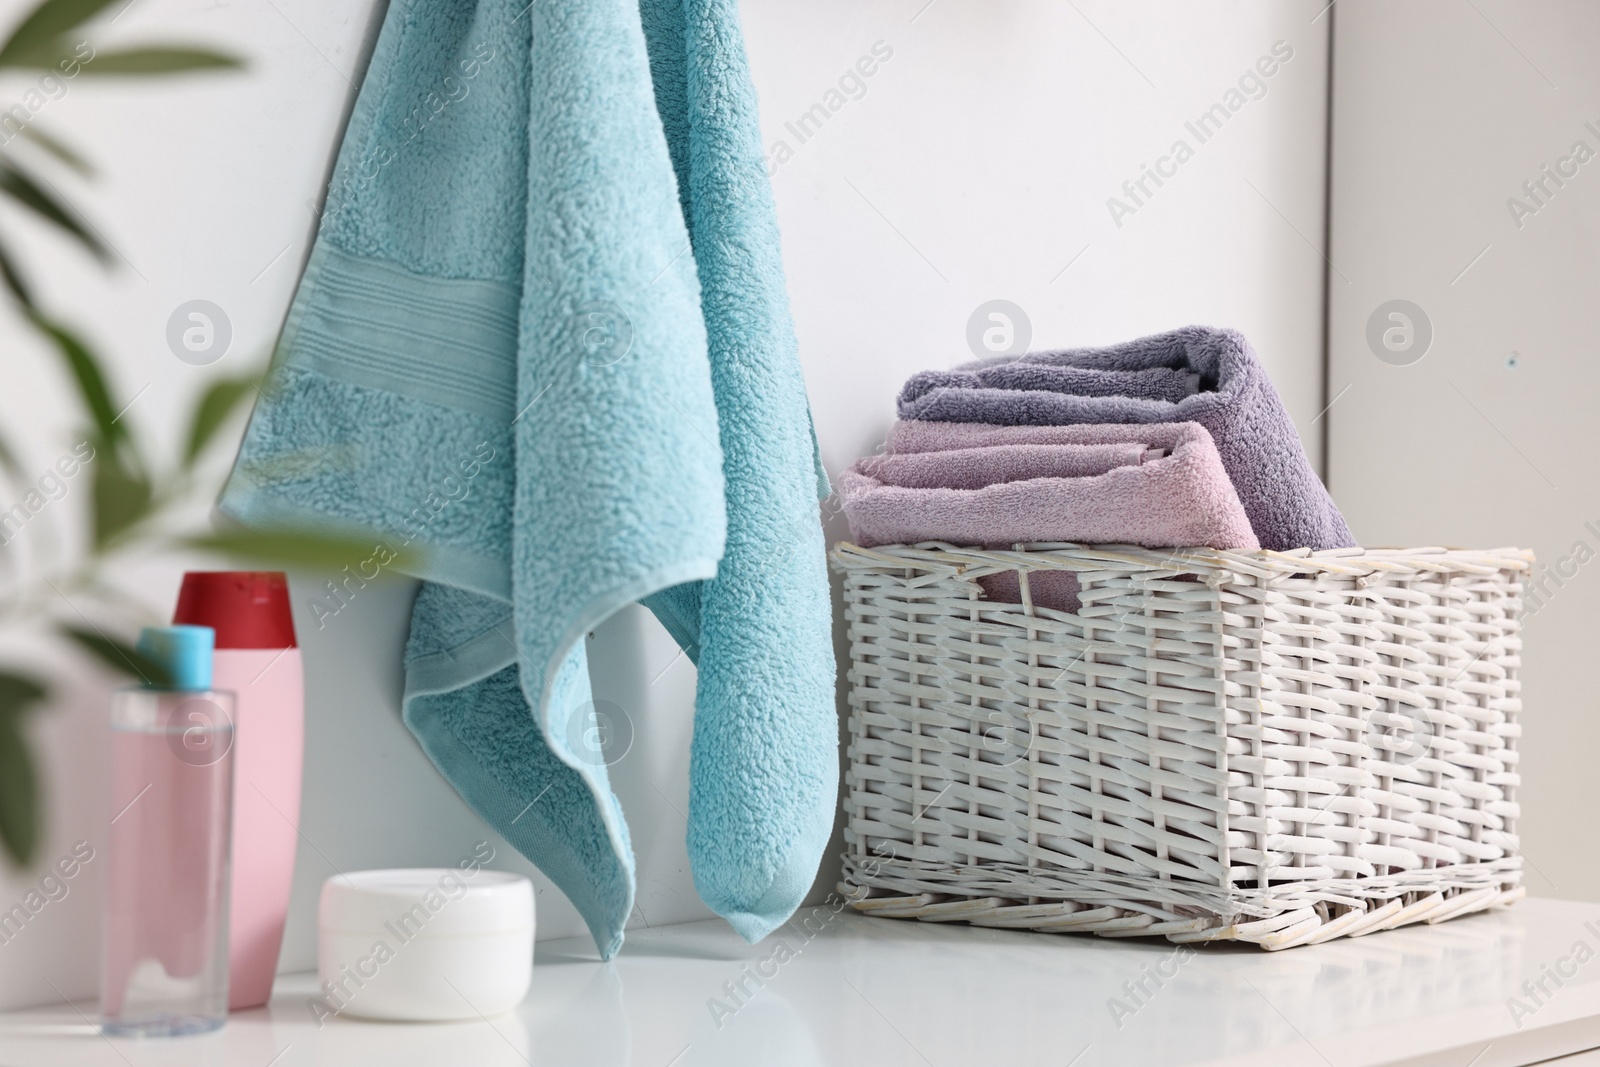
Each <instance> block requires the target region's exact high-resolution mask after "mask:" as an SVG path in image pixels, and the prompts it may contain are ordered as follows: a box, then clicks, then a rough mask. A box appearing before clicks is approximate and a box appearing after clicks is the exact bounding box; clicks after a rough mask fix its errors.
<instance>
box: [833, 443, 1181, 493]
mask: <svg viewBox="0 0 1600 1067" xmlns="http://www.w3.org/2000/svg"><path fill="white" fill-rule="evenodd" d="M1163 455H1165V453H1164V452H1163V451H1162V450H1161V449H1159V448H1149V447H1146V446H1145V445H1143V444H1140V443H1139V442H1137V441H1128V442H1125V443H1121V444H1100V445H1054V444H1043V445H986V446H983V447H980V448H961V447H957V448H954V449H950V450H946V451H937V452H908V453H904V454H899V455H895V454H891V455H886V456H870V457H868V458H866V459H863V460H861V461H860V462H859V463H857V464H856V465H855V469H856V470H857V471H859V472H860V473H862V474H864V475H866V476H867V477H868V478H876V479H877V480H878V481H880V482H883V483H884V484H885V485H893V486H899V487H900V488H903V489H982V488H983V487H984V486H987V485H997V484H999V483H1001V482H1020V481H1026V480H1028V479H1030V478H1086V477H1091V476H1093V475H1096V474H1105V473H1106V472H1108V471H1114V470H1116V469H1117V468H1118V467H1137V466H1139V465H1140V464H1141V463H1144V462H1145V461H1146V460H1147V459H1157V458H1159V457H1161V456H1163Z"/></svg>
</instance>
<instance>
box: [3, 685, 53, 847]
mask: <svg viewBox="0 0 1600 1067" xmlns="http://www.w3.org/2000/svg"><path fill="white" fill-rule="evenodd" d="M44 696H45V688H44V686H43V685H41V684H40V683H39V682H36V681H34V680H33V679H32V678H29V677H26V676H25V675H20V674H12V673H10V672H9V671H0V845H4V847H5V850H6V852H7V853H8V854H9V855H10V856H11V859H12V860H13V861H14V862H15V863H17V864H18V865H26V864H27V863H29V862H30V861H31V860H32V859H33V853H34V850H35V849H36V848H37V847H38V844H39V780H38V776H37V775H36V774H35V773H34V768H33V758H32V757H31V756H30V755H29V754H28V744H27V739H26V738H25V737H23V734H22V716H23V712H25V711H27V709H28V708H29V707H30V706H31V705H33V704H36V703H38V702H39V701H40V700H42V699H44Z"/></svg>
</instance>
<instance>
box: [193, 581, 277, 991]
mask: <svg viewBox="0 0 1600 1067" xmlns="http://www.w3.org/2000/svg"><path fill="white" fill-rule="evenodd" d="M173 622H174V623H179V624H188V625H194V626H209V627H211V628H212V629H213V630H215V631H216V634H217V639H216V652H215V653H214V659H213V667H212V674H213V683H212V684H213V685H214V686H215V687H216V688H217V689H223V690H232V691H233V693H234V694H235V695H236V699H237V709H236V711H235V720H234V733H235V739H234V757H233V761H234V767H233V889H232V895H231V904H230V912H229V914H230V918H229V938H228V944H229V965H228V976H229V977H228V990H229V992H228V1007H229V1008H230V1009H232V1010H238V1009H241V1008H256V1007H260V1006H261V1005H263V1004H265V1003H266V1002H267V1001H268V1000H269V999H270V998H271V996H272V979H273V976H274V974H276V973H277V969H278V948H279V945H280V944H281V943H282V941H283V924H284V919H285V917H286V916H287V915H288V912H289V887H290V883H291V881H292V880H293V877H294V850H295V842H296V838H297V836H298V825H299V820H300V767H301V753H302V750H303V748H304V744H305V676H304V673H303V671H302V668H301V664H300V649H299V648H298V647H297V645H296V643H295V638H294V619H293V617H292V616H291V615H290V612H289V583H288V581H287V580H286V579H285V578H284V575H283V573H282V572H281V571H190V572H189V573H187V574H185V575H184V576H183V587H182V589H181V590H180V591H179V593H178V608H177V611H176V612H174V615H173Z"/></svg>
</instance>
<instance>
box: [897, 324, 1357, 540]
mask: <svg viewBox="0 0 1600 1067" xmlns="http://www.w3.org/2000/svg"><path fill="white" fill-rule="evenodd" d="M1024 365H1031V367H1032V368H1033V369H1030V370H1029V371H1026V372H1019V371H1017V370H1016V368H1017V367H1021V366H1024ZM1163 369H1165V370H1169V371H1175V372H1178V373H1180V374H1193V375H1198V383H1197V384H1198V391H1197V392H1194V393H1192V394H1191V395H1187V396H1184V397H1182V398H1181V399H1178V400H1177V401H1175V402H1174V401H1172V400H1170V399H1166V398H1164V397H1162V396H1152V395H1151V393H1152V392H1154V391H1155V390H1158V389H1160V388H1161V387H1162V386H1161V385H1160V379H1159V378H1156V379H1133V380H1131V381H1130V379H1129V378H1127V377H1126V376H1127V375H1128V374H1129V373H1130V372H1131V373H1138V372H1149V371H1153V370H1163ZM952 374H955V375H961V374H967V375H972V376H975V377H976V378H977V379H978V383H979V384H978V385H976V386H974V385H972V384H970V380H969V379H962V380H961V381H960V382H959V383H956V384H952V382H951V375H952ZM1096 374H1110V375H1112V376H1113V377H1112V379H1111V381H1110V382H1108V383H1107V387H1109V388H1120V389H1123V390H1125V392H1124V394H1122V395H1116V394H1110V395H1108V394H1107V392H1106V389H1104V388H1099V387H1086V386H1084V385H1083V384H1082V383H1083V381H1084V379H1085V376H1086V375H1087V376H1089V377H1091V378H1092V377H1093V376H1094V375H1096ZM1023 375H1026V377H1023ZM1002 382H1003V383H1017V384H998V383H1002ZM1129 394H1132V395H1129ZM899 410H900V417H901V418H902V419H907V420H911V419H914V420H922V421H938V422H983V423H993V424H1001V425H1008V426H1051V425H1069V424H1078V423H1138V424H1152V423H1164V422H1186V421H1193V422H1197V423H1199V424H1200V425H1201V426H1204V427H1205V428H1206V430H1208V431H1209V432H1210V434H1211V437H1212V439H1213V440H1214V441H1215V444H1216V448H1217V451H1218V453H1220V455H1221V457H1222V465H1223V467H1224V468H1225V469H1226V470H1227V473H1228V477H1229V478H1230V479H1232V481H1233V485H1234V488H1235V489H1236V490H1237V491H1238V495H1239V499H1240V501H1241V502H1242V503H1243V504H1244V509H1245V512H1246V513H1247V514H1248V515H1249V517H1250V525H1251V527H1252V528H1253V529H1254V531H1255V534H1256V537H1257V538H1258V539H1259V541H1260V543H1261V544H1262V545H1263V546H1265V547H1266V548H1269V549H1276V550H1280V551H1281V550H1287V549H1292V548H1302V547H1305V548H1313V549H1323V548H1342V547H1346V546H1350V545H1354V544H1355V543H1356V541H1355V538H1354V537H1353V536H1352V535H1351V533H1350V528H1349V527H1348V526H1346V525H1345V521H1344V518H1343V516H1341V515H1340V514H1339V509H1338V508H1337V507H1336V506H1335V505H1334V503H1333V498H1332V497H1330V496H1329V495H1328V491H1327V489H1326V488H1324V487H1323V485H1322V482H1321V481H1320V480H1319V479H1318V478H1317V475H1316V472H1315V471H1313V470H1312V469H1311V464H1310V462H1309V461H1308V460H1307V459H1306V456H1305V451H1304V450H1303V449H1302V448H1301V447H1300V438H1299V435H1298V434H1297V433H1296V432H1295V428H1294V423H1293V422H1292V421H1290V419H1289V415H1288V412H1286V411H1285V410H1284V408H1283V402H1282V401H1281V400H1279V399H1278V394H1277V391H1276V390H1275V389H1273V387H1272V382H1271V380H1270V379H1269V378H1268V377H1267V373H1266V370H1265V369H1264V368H1263V367H1262V366H1261V363H1260V361H1259V360H1258V359H1257V358H1256V354H1255V352H1254V351H1253V350H1252V349H1251V347H1250V343H1249V342H1248V341H1246V340H1245V339H1244V336H1243V335H1242V334H1240V333H1239V332H1237V331H1235V330H1219V329H1214V328H1212V327H1208V326H1186V327H1183V328H1182V329H1178V330H1172V331H1169V332H1167V333H1161V334H1153V335H1151V336H1149V337H1141V338H1139V339H1138V340H1135V341H1127V342H1124V343H1123V344H1119V345H1111V346H1109V347H1107V348H1076V349H1066V350H1063V351H1059V352H1036V353H1032V354H1029V355H1027V356H1024V357H1022V359H1021V360H1020V361H1018V360H1009V359H1008V360H1006V361H995V360H990V361H985V362H980V363H975V364H970V365H968V366H966V367H963V368H960V369H958V370H957V371H954V372H951V371H934V372H925V373H923V374H918V375H916V376H914V377H912V378H911V380H910V381H908V382H907V383H906V385H905V388H904V389H903V390H902V391H901V393H900V403H899Z"/></svg>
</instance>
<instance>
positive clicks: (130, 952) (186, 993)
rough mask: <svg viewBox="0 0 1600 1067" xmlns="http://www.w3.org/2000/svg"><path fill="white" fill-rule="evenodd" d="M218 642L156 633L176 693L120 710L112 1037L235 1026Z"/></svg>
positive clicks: (150, 642)
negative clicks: (215, 665) (231, 1020)
mask: <svg viewBox="0 0 1600 1067" xmlns="http://www.w3.org/2000/svg"><path fill="white" fill-rule="evenodd" d="M213 641H214V635H213V632H212V630H211V629H210V628H209V627H205V626H166V627H151V628H148V629H146V630H145V631H144V633H143V634H142V635H141V636H140V638H139V651H140V652H142V653H144V655H145V656H146V657H147V658H149V659H151V660H152V661H154V662H156V663H158V664H160V665H161V666H162V667H163V668H164V669H165V670H166V672H167V674H168V676H169V681H170V685H168V686H167V687H164V688H156V687H155V686H152V685H145V686H137V687H133V688H128V689H119V690H117V692H116V694H115V695H114V697H113V700H112V708H111V727H112V740H111V830H110V834H109V847H108V849H107V851H108V853H109V860H108V863H107V866H108V871H107V885H106V909H105V931H104V959H103V964H102V969H101V982H100V1012H101V1025H102V1027H103V1029H104V1031H105V1032H106V1033H108V1034H147V1035H177V1034H188V1033H201V1032H204V1031H207V1030H214V1029H216V1028H217V1027H219V1026H221V1025H222V1024H223V1023H224V1022H226V1021H227V1017H228V889H229V884H228V883H229V846H230V842H229V833H230V825H231V818H232V796H233V741H234V728H233V723H234V718H233V716H234V695H233V694H232V693H229V692H220V691H215V690H213V689H212V688H211V652H212V644H213Z"/></svg>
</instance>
